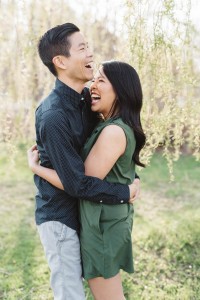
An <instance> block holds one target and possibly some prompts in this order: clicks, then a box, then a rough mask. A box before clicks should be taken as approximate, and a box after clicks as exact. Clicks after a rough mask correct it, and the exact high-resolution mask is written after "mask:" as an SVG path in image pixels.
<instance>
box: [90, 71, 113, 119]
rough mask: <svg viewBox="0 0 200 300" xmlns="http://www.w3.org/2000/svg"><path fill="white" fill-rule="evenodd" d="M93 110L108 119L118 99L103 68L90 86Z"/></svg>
mask: <svg viewBox="0 0 200 300" xmlns="http://www.w3.org/2000/svg"><path fill="white" fill-rule="evenodd" d="M90 95H91V109H92V111H95V112H100V113H102V114H103V115H104V117H106V116H107V115H108V114H109V112H110V110H111V108H112V105H113V103H114V101H115V99H116V94H115V92H114V90H113V87H112V85H111V83H110V81H109V80H108V78H107V77H106V75H105V74H104V72H103V67H101V68H100V69H99V70H98V71H97V73H96V74H95V77H94V79H93V80H92V84H91V86H90Z"/></svg>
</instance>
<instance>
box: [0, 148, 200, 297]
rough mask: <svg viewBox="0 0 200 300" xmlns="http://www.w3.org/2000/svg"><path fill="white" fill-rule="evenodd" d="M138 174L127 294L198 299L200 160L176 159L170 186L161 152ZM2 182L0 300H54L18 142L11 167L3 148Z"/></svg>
mask: <svg viewBox="0 0 200 300" xmlns="http://www.w3.org/2000/svg"><path fill="white" fill-rule="evenodd" d="M138 172H139V174H140V176H141V179H142V192H141V199H140V200H138V201H137V203H136V204H135V219H134V229H133V250H134V257H135V273H134V274H131V275H128V274H125V273H123V272H122V277H123V286H124V292H125V295H126V299H127V300H143V299H144V300H155V299H159V300H162V299H163V300H165V299H166V300H171V299H173V300H174V299H176V300H198V299H200V272H199V270H200V252H199V249H200V239H199V236H200V222H199V221H200V217H199V216H200V204H199V199H200V189H199V188H198V187H199V178H200V168H199V163H197V162H195V159H194V158H193V157H187V156H185V157H181V159H180V160H179V161H178V162H177V163H176V164H175V171H174V173H175V178H176V180H175V181H174V182H172V183H170V182H169V174H168V170H167V167H166V163H165V161H164V159H163V158H162V157H161V155H155V156H154V157H153V159H152V162H151V166H149V167H148V168H146V169H145V170H142V171H138ZM0 187H1V198H0V204H1V210H0V218H1V228H0V299H2V300H15V299H17V300H18V299H20V300H22V299H25V300H36V299H37V300H40V299H44V300H49V299H52V293H51V290H50V288H49V270H48V267H47V264H46V261H45V258H44V254H43V250H42V246H41V244H40V241H39V238H38V234H37V232H36V228H35V221H34V193H35V187H34V184H33V182H32V174H31V172H30V171H29V170H28V168H27V166H26V153H25V147H24V146H23V145H21V147H20V150H19V152H18V154H17V155H16V158H15V165H13V164H12V162H10V161H9V159H8V155H7V153H5V152H4V151H1V154H0ZM85 288H86V294H87V299H88V300H90V299H92V297H91V295H90V293H89V289H88V287H87V284H86V285H85ZM111 300H112V299H111Z"/></svg>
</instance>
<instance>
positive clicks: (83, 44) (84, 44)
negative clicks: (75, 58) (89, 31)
mask: <svg viewBox="0 0 200 300" xmlns="http://www.w3.org/2000/svg"><path fill="white" fill-rule="evenodd" d="M81 46H88V43H80V44H79V45H78V47H81Z"/></svg>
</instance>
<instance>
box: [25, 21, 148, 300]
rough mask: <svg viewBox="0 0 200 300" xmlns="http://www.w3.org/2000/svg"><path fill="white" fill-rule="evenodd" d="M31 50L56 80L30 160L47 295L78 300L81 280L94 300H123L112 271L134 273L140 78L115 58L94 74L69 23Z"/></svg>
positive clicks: (40, 111)
mask: <svg viewBox="0 0 200 300" xmlns="http://www.w3.org/2000/svg"><path fill="white" fill-rule="evenodd" d="M38 52H39V55H40V58H41V60H42V62H43V63H44V65H46V66H47V68H48V69H49V70H50V72H51V73H52V74H53V75H54V76H55V77H56V82H55V88H54V89H53V90H52V91H51V93H50V94H49V95H48V96H47V98H46V99H44V100H43V101H42V102H41V104H40V105H39V106H38V108H37V110H36V142H37V145H34V146H33V147H31V149H29V150H28V161H29V166H30V168H31V169H32V171H33V172H34V173H35V177H34V179H35V184H36V186H37V189H38V192H37V195H36V211H35V217H36V224H37V228H38V232H39V235H40V239H41V243H42V245H43V248H44V252H45V255H46V259H47V261H48V265H49V268H50V270H51V287H52V289H53V293H54V299H56V300H83V299H85V295H84V289H83V280H82V278H85V280H88V283H89V286H90V289H91V292H92V294H93V296H94V299H96V300H122V299H125V298H124V294H123V288H122V282H121V278H120V273H119V272H120V269H123V270H124V271H126V272H129V273H131V272H133V271H134V269H133V257H132V241H131V232H132V222H133V202H134V200H135V199H136V198H137V196H138V193H139V182H140V180H139V178H138V176H137V175H136V174H135V165H139V166H144V165H143V164H142V162H141V161H140V159H139V153H140V150H141V149H142V148H143V146H144V144H145V135H144V132H143V130H142V126H141V122H140V112H141V108H142V89H141V84H140V79H139V77H138V74H137V72H136V71H135V69H134V68H133V67H132V66H130V65H129V64H127V63H123V62H120V61H108V62H103V63H102V65H101V66H100V68H99V70H98V71H97V73H96V74H95V76H94V74H93V54H92V52H91V50H90V48H89V47H88V44H87V42H86V40H85V38H84V36H83V34H82V33H81V32H80V30H79V28H78V27H77V26H75V25H74V24H71V23H66V24H62V25H59V26H56V27H54V28H52V29H50V30H48V31H47V32H46V33H45V34H44V35H43V36H42V37H41V39H40V41H39V44H38ZM88 81H91V85H90V88H89V89H88V88H86V87H85V84H86V83H87V82H88Z"/></svg>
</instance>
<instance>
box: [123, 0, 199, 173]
mask: <svg viewBox="0 0 200 300" xmlns="http://www.w3.org/2000/svg"><path fill="white" fill-rule="evenodd" d="M126 6H127V8H128V9H127V13H126V19H125V22H126V25H127V28H128V32H129V46H130V47H129V52H128V53H127V54H128V55H129V61H130V62H131V63H132V65H133V66H135V68H136V69H137V70H138V72H139V74H140V77H141V81H142V86H143V92H144V110H143V118H142V119H143V126H144V129H145V132H146V134H147V144H146V147H145V149H144V151H143V160H144V161H145V162H146V163H148V162H149V160H150V158H151V156H152V154H153V153H154V151H155V149H157V147H158V146H162V147H163V149H164V153H163V155H164V156H165V158H166V159H167V165H168V168H169V171H170V175H171V179H173V161H176V160H177V159H178V158H179V155H180V153H181V151H183V150H184V151H186V150H187V151H189V152H190V153H193V154H194V156H195V157H196V159H197V160H199V158H200V156H199V155H200V134H199V132H200V122H199V115H200V105H199V97H198V96H197V91H199V87H198V83H199V70H197V69H196V68H195V63H194V58H195V57H196V56H199V49H196V48H195V47H194V40H195V32H194V30H193V26H192V23H191V21H190V16H189V15H190V8H191V3H190V1H179V2H178V1H175V0H169V1H158V3H157V5H156V6H155V5H153V3H152V2H150V1H145V0H142V1H129V0H127V1H126ZM181 10H182V11H181ZM180 11H181V17H182V19H181V18H180ZM183 145H184V149H183Z"/></svg>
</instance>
